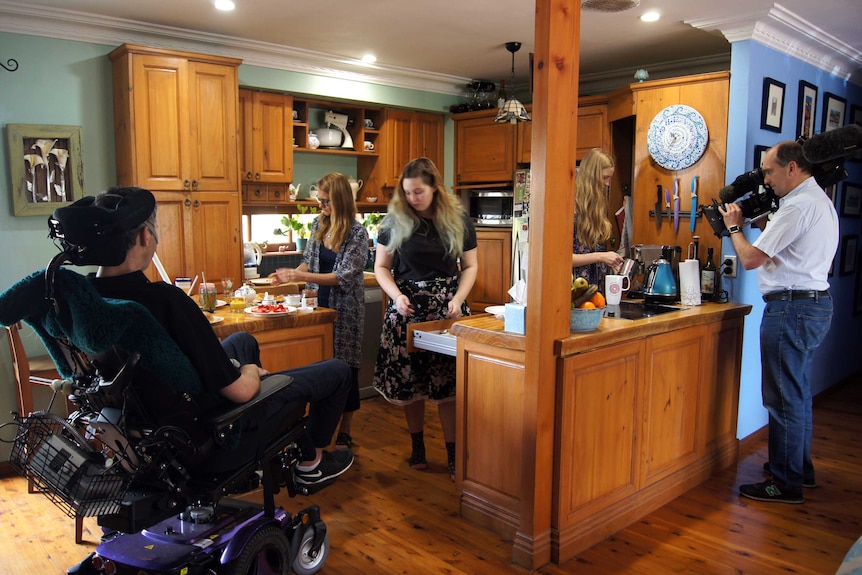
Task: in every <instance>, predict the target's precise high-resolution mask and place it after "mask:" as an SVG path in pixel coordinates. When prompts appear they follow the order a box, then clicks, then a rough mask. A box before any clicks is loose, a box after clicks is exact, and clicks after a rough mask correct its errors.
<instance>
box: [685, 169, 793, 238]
mask: <svg viewBox="0 0 862 575" xmlns="http://www.w3.org/2000/svg"><path fill="white" fill-rule="evenodd" d="M718 197H719V199H721V203H719V202H718V201H716V200H715V198H713V200H712V205H711V206H703V208H702V211H703V216H704V217H705V218H706V221H707V222H709V225H710V226H711V227H712V231H713V232H715V235H716V236H718V237H722V236H728V235H730V234H729V233H728V231H727V226H725V225H724V220H723V219H722V217H721V212H719V211H718V207H719V206H722V205H724V204H731V203H738V204H739V207H740V209H741V210H742V215H743V216H744V217H745V219H746V220H748V222H749V223H750V222H752V221H757V220H759V219H761V218H764V217H766V216H768V215H769V214H771V213H772V212H774V211H775V210H777V209H778V197H777V196H776V195H775V193H774V192H773V191H772V188H770V187H769V186H767V185H765V184H764V183H763V170H761V169H760V168H755V169H753V170H751V171H750V172H745V173H744V174H741V175H739V176H737V177H736V179H735V180H733V183H732V184H730V185H729V186H725V187H723V188H721V190H720V191H719V192H718ZM740 198H742V199H740ZM737 200H739V201H737Z"/></svg>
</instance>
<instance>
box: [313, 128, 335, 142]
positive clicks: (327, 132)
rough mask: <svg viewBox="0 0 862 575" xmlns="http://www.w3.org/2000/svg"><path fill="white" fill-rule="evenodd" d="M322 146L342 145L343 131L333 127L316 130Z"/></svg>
mask: <svg viewBox="0 0 862 575" xmlns="http://www.w3.org/2000/svg"><path fill="white" fill-rule="evenodd" d="M314 133H315V134H317V139H318V140H320V145H321V146H340V145H341V132H340V131H339V130H334V129H332V128H320V129H319V130H315V131H314Z"/></svg>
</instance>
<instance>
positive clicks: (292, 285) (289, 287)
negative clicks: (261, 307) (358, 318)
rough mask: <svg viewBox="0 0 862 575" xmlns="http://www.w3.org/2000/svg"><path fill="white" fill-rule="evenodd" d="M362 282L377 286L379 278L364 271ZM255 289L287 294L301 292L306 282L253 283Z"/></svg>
mask: <svg viewBox="0 0 862 575" xmlns="http://www.w3.org/2000/svg"><path fill="white" fill-rule="evenodd" d="M362 274H363V278H362V283H363V285H364V286H365V287H377V278H376V277H374V272H362ZM252 287H253V288H254V291H256V292H257V293H259V294H262V293H263V292H269V293H270V294H272V295H286V294H289V293H300V292H302V288H304V287H305V284H304V283H302V282H289V283H286V284H279V285H269V284H262V285H260V284H254V283H253V284H252Z"/></svg>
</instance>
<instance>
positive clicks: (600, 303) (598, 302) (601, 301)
mask: <svg viewBox="0 0 862 575" xmlns="http://www.w3.org/2000/svg"><path fill="white" fill-rule="evenodd" d="M590 301H591V302H592V303H593V305H594V306H596V307H605V303H606V302H605V296H603V295H602V294H601V293H600V292H596V293H595V294H594V295H593V297H591V298H590Z"/></svg>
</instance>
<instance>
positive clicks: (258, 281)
mask: <svg viewBox="0 0 862 575" xmlns="http://www.w3.org/2000/svg"><path fill="white" fill-rule="evenodd" d="M251 283H253V284H254V285H256V286H271V285H272V280H271V279H270V278H255V279H253V280H251Z"/></svg>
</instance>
